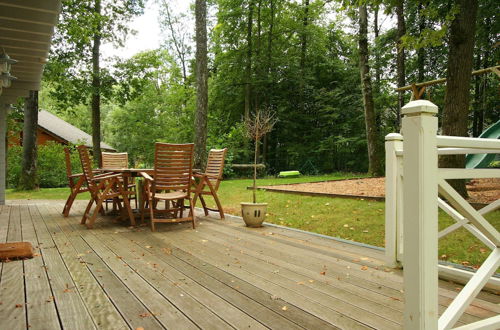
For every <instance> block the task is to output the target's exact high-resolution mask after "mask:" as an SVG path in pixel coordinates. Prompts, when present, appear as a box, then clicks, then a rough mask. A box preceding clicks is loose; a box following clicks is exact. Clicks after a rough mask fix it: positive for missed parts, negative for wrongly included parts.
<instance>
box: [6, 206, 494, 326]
mask: <svg viewBox="0 0 500 330" xmlns="http://www.w3.org/2000/svg"><path fill="white" fill-rule="evenodd" d="M62 205H63V203H62V202H61V201H55V202H52V201H43V202H39V201H37V202H22V203H19V204H18V205H7V206H0V242H2V241H6V240H21V239H22V240H25V241H29V242H31V243H32V244H33V245H34V247H35V248H36V249H37V253H38V254H40V255H39V256H36V257H35V258H34V259H31V260H26V261H18V262H10V263H4V264H0V270H1V277H0V302H2V304H0V317H2V316H5V318H0V319H2V323H1V325H2V328H4V324H7V326H8V328H9V329H11V328H12V329H22V328H26V327H27V326H28V325H30V326H31V328H72V329H78V328H81V329H83V328H85V329H87V328H88V329H92V328H102V329H118V328H132V329H135V328H140V327H142V328H145V329H161V328H190V327H191V328H193V329H194V328H203V329H231V328H235V329H248V328H251V329H263V328H272V329H278V328H279V329H282V328H288V329H328V328H331V329H333V328H345V329H363V328H376V329H399V328H401V326H402V325H401V321H402V310H403V307H404V301H403V299H402V298H403V295H402V293H401V289H402V277H401V272H399V271H393V270H388V271H384V269H385V268H384V267H383V261H382V259H381V257H382V255H381V253H380V251H377V250H368V249H367V248H364V247H359V246H356V247H353V246H350V245H349V244H347V243H343V242H337V241H333V240H328V239H325V238H322V237H316V236H312V235H308V234H307V233H302V232H295V231H290V230H287V229H285V228H277V227H265V228H261V229H248V228H245V227H243V225H242V224H240V223H238V222H235V221H228V220H226V221H221V220H210V219H208V218H202V217H201V218H200V220H199V226H198V228H197V230H192V229H190V227H189V226H184V225H163V226H159V228H158V229H159V232H156V233H151V232H150V231H149V228H147V227H144V228H130V227H127V226H126V225H125V224H121V223H116V222H114V221H113V219H112V218H111V217H99V219H98V221H97V222H96V225H95V228H94V229H93V230H87V229H86V228H85V227H84V226H81V225H80V224H79V220H80V216H81V213H82V212H83V207H84V206H85V203H82V202H77V203H76V204H75V206H74V208H73V210H72V215H71V216H70V217H68V218H64V217H62V216H61V215H60V211H61V209H62ZM37 246H38V247H39V248H37ZM365 249H366V251H365ZM23 270H24V273H26V274H25V278H24V281H19V278H22V276H23ZM11 285H14V287H15V288H17V290H14V288H13V287H12V286H11ZM456 287H458V286H456V285H454V284H451V283H445V282H443V283H441V287H440V291H439V292H440V297H439V302H440V310H441V311H442V310H443V309H444V308H445V306H446V305H448V304H449V303H450V301H451V299H452V298H453V297H455V296H456V294H457V292H456V290H455V289H456ZM14 291H15V292H14ZM19 292H21V293H19ZM24 295H25V296H26V301H24ZM46 296H47V297H46ZM51 296H53V297H54V299H52V300H51V299H50V298H51ZM480 297H484V299H476V300H475V301H474V303H473V305H472V306H471V307H469V308H468V309H467V313H466V314H464V316H463V317H462V318H461V319H460V322H461V324H466V323H470V322H473V321H477V320H479V319H481V318H485V317H488V316H491V315H496V314H498V313H499V312H500V306H499V305H498V304H497V303H496V302H498V301H500V298H499V297H498V295H493V294H489V293H482V294H481V296H480ZM46 298H47V299H46ZM14 300H16V301H17V300H20V301H21V302H20V303H19V305H21V306H20V307H17V308H16V307H15V306H16V304H18V303H14ZM6 302H7V304H6ZM25 303H26V304H25ZM6 305H7V306H6ZM8 306H10V307H8ZM6 307H8V308H6ZM4 320H5V321H4Z"/></svg>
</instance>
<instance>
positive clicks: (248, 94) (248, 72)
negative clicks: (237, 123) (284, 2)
mask: <svg viewBox="0 0 500 330" xmlns="http://www.w3.org/2000/svg"><path fill="white" fill-rule="evenodd" d="M253 10H254V0H250V1H249V3H248V15H247V17H248V18H247V58H246V66H245V79H246V81H245V113H244V116H245V120H248V118H250V108H251V106H252V103H251V99H252V56H253V40H252V34H253V33H252V29H253Z"/></svg>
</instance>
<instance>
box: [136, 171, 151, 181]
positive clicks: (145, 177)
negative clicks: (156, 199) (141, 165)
mask: <svg viewBox="0 0 500 330" xmlns="http://www.w3.org/2000/svg"><path fill="white" fill-rule="evenodd" d="M139 174H140V175H141V176H142V177H143V178H144V179H146V180H148V181H154V179H153V178H152V177H151V176H150V175H149V174H147V173H146V172H139Z"/></svg>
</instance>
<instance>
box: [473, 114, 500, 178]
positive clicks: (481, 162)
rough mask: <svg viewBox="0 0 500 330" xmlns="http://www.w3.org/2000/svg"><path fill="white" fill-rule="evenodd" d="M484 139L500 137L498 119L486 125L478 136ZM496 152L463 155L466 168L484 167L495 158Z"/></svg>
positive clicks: (499, 122)
mask: <svg viewBox="0 0 500 330" xmlns="http://www.w3.org/2000/svg"><path fill="white" fill-rule="evenodd" d="M479 137H480V138H484V139H500V120H499V121H497V122H496V123H494V124H493V125H491V126H490V127H488V128H487V129H486V130H485V131H484V132H483V133H482V134H481V135H480V136H479ZM495 156H496V154H475V155H473V154H469V155H467V156H466V157H465V167H466V168H485V167H488V165H489V164H490V163H491V162H492V161H493V160H494V159H495Z"/></svg>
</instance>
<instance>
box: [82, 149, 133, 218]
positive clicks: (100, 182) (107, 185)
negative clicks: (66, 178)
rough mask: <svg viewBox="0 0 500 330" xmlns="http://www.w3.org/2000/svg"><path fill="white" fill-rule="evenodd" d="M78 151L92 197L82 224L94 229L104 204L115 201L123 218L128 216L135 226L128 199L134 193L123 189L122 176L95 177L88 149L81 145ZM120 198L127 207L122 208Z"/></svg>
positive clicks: (107, 174)
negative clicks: (94, 204)
mask: <svg viewBox="0 0 500 330" xmlns="http://www.w3.org/2000/svg"><path fill="white" fill-rule="evenodd" d="M77 149H78V153H79V155H80V161H81V163H82V169H83V176H84V178H85V181H86V182H87V186H88V189H89V192H90V195H91V196H92V197H91V198H90V200H89V203H88V204H87V208H86V209H85V212H84V214H83V217H82V221H81V223H82V224H86V225H87V228H92V227H93V225H94V222H95V219H96V217H97V214H98V213H99V212H100V210H101V209H102V204H103V202H104V201H105V200H106V199H113V200H114V202H115V203H116V205H118V208H119V210H120V213H121V218H122V219H123V218H125V217H127V215H128V217H129V218H130V223H131V224H132V225H133V226H135V218H134V214H133V213H132V209H131V208H130V202H129V199H128V195H129V194H131V193H132V192H129V191H127V190H126V189H125V188H124V187H123V181H120V179H121V178H122V176H121V174H110V173H104V174H100V175H94V172H93V171H92V161H91V160H90V156H89V152H88V149H87V147H85V146H83V145H81V146H78V147H77ZM120 197H121V199H122V200H123V203H124V204H125V207H123V206H122V204H121V201H120ZM94 202H95V203H96V207H95V209H94V212H93V213H92V215H90V209H91V208H92V204H93V203H94ZM87 220H89V221H88V223H87Z"/></svg>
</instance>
